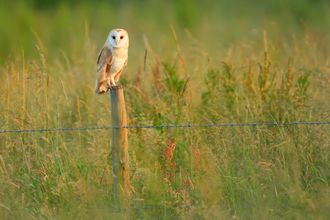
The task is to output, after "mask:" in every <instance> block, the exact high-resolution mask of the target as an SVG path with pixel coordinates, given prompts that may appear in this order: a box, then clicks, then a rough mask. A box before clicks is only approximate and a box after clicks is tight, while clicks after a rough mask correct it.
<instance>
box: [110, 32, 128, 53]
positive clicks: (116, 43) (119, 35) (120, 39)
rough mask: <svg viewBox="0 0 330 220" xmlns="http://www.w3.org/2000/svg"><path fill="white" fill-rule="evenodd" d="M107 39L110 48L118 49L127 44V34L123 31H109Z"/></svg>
mask: <svg viewBox="0 0 330 220" xmlns="http://www.w3.org/2000/svg"><path fill="white" fill-rule="evenodd" d="M108 38H109V41H110V44H111V46H113V47H116V48H120V47H123V46H125V44H126V43H127V41H128V34H127V32H126V31H125V30H123V29H114V30H112V31H110V34H109V37H108Z"/></svg>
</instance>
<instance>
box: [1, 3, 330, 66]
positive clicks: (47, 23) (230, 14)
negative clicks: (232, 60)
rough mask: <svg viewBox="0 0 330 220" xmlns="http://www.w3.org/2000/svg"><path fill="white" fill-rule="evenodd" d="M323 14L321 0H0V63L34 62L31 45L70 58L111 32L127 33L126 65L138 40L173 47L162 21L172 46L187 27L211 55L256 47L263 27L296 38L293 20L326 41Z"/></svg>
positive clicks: (138, 51) (140, 45)
mask: <svg viewBox="0 0 330 220" xmlns="http://www.w3.org/2000/svg"><path fill="white" fill-rule="evenodd" d="M328 12H329V1H325V0H299V1H296V0H278V1H271V0H266V1H262V0H250V1H246V0H234V1H210V0H206V1H202V0H194V1H189V0H181V1H175V0H169V1H165V0H160V1H152V0H141V1H128V0H124V1H113V0H111V1H110V0H108V1H106V0H97V1H86V0H83V1H78V0H60V1H51V0H45V1H43V0H26V1H17V0H14V1H9V0H4V1H1V3H0V22H1V27H0V43H1V45H0V48H1V51H0V62H1V63H0V64H1V65H4V63H5V61H6V60H8V57H11V59H14V58H15V57H16V56H18V55H19V54H21V53H22V49H24V53H25V56H26V57H27V59H33V58H35V57H38V53H37V51H36V48H35V44H38V45H39V46H40V47H41V49H42V50H43V51H42V52H43V53H45V55H46V57H47V59H48V60H54V59H61V51H62V52H65V54H66V55H67V56H68V57H69V58H70V59H73V58H72V57H75V56H76V54H78V56H79V54H80V55H81V54H83V53H84V50H83V49H82V48H83V46H84V45H85V43H86V38H89V40H90V41H92V42H93V43H94V44H96V45H97V50H98V49H99V48H100V47H101V46H102V45H103V43H104V41H105V39H106V36H107V34H108V32H109V31H110V30H111V29H113V28H117V27H121V28H124V29H126V30H127V31H128V33H129V35H130V43H131V45H130V47H131V48H130V61H134V62H136V60H137V59H139V58H140V57H141V56H143V54H144V47H145V45H144V42H143V35H145V36H146V37H147V38H148V41H149V43H150V45H151V47H152V48H153V49H154V51H155V52H156V53H157V54H161V55H162V54H170V55H171V52H173V50H175V48H176V47H175V44H174V41H173V37H172V31H171V29H170V24H172V25H173V27H174V28H175V30H176V32H177V35H178V36H179V43H180V44H181V43H185V41H187V38H186V35H187V34H186V32H185V30H186V29H187V30H188V31H189V32H190V33H191V35H192V37H193V38H195V39H196V40H197V42H198V44H199V45H200V46H201V48H203V49H205V51H209V53H211V54H212V53H215V51H214V50H217V51H219V50H223V49H228V48H229V45H230V44H235V43H237V42H241V41H242V40H244V41H246V42H249V41H254V42H257V41H258V40H260V39H262V37H263V36H262V31H263V30H266V31H267V33H268V36H269V37H270V38H272V39H276V40H277V41H280V40H283V39H285V40H288V41H290V40H291V39H292V35H296V36H295V37H297V38H300V37H303V36H304V33H305V31H304V26H303V24H302V22H301V20H302V21H303V22H304V24H305V25H306V27H307V28H308V30H309V31H310V32H312V33H313V34H314V35H318V36H319V37H320V38H326V39H329V27H330V16H329V13H328ZM87 27H88V30H86V28H87ZM86 31H88V33H87V36H86ZM169 38H170V39H171V40H169ZM171 50H172V51H171ZM97 52H98V51H97ZM215 54H217V55H218V53H215Z"/></svg>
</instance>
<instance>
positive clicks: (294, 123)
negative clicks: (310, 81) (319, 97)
mask: <svg viewBox="0 0 330 220" xmlns="http://www.w3.org/2000/svg"><path fill="white" fill-rule="evenodd" d="M328 124H330V122H292V123H276V122H274V123H247V124H244V123H241V124H235V123H231V124H202V125H195V124H187V125H136V126H123V127H116V126H115V127H84V128H52V129H32V130H8V131H0V134H1V133H24V132H45V131H76V130H102V129H111V128H117V129H118V128H127V129H132V128H189V127H234V126H274V125H275V126H284V125H288V126H290V125H328Z"/></svg>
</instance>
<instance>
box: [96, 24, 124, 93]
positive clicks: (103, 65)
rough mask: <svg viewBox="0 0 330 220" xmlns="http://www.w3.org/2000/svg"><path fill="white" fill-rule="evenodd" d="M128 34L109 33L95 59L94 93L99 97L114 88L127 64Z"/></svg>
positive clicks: (117, 31) (114, 31)
mask: <svg viewBox="0 0 330 220" xmlns="http://www.w3.org/2000/svg"><path fill="white" fill-rule="evenodd" d="M128 43H129V40H128V34H127V32H126V31H125V30H124V29H113V30H111V31H110V33H109V36H108V38H107V40H106V41H105V44H104V46H103V47H102V49H101V51H100V53H99V57H98V59H97V79H96V85H95V93H96V94H97V95H101V94H103V93H106V92H107V91H108V89H111V88H112V87H113V86H116V82H117V81H118V80H119V77H120V75H121V73H122V71H123V68H124V66H126V64H127V57H128V55H127V53H128Z"/></svg>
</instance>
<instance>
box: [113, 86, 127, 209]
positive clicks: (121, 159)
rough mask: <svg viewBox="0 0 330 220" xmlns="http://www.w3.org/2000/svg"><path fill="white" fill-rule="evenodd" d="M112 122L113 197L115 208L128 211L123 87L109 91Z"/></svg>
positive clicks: (125, 121) (125, 120) (125, 122)
mask: <svg viewBox="0 0 330 220" xmlns="http://www.w3.org/2000/svg"><path fill="white" fill-rule="evenodd" d="M110 97H111V121H112V127H113V128H112V144H111V145H112V146H111V148H112V149H111V150H112V161H113V185H114V197H115V203H116V206H117V208H119V209H121V210H122V209H124V208H125V209H126V210H127V211H129V198H130V179H129V156H128V141H127V128H115V127H123V126H127V119H126V106H125V100H124V87H122V86H116V87H114V88H113V89H112V90H110Z"/></svg>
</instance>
